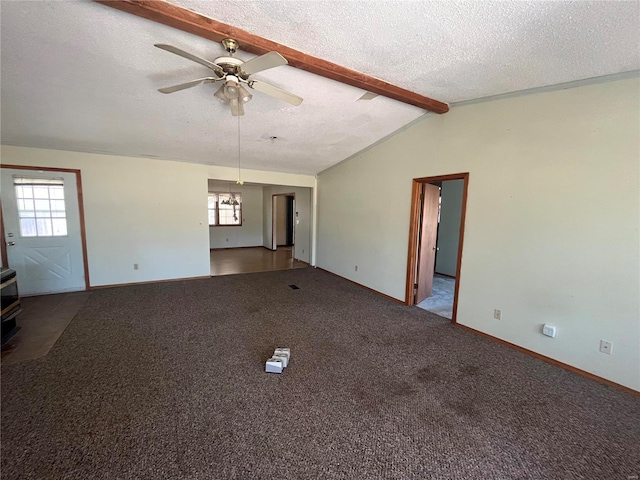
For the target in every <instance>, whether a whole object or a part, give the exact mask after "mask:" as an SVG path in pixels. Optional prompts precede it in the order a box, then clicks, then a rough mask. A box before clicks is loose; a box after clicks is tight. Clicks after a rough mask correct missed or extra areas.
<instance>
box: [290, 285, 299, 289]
mask: <svg viewBox="0 0 640 480" xmlns="http://www.w3.org/2000/svg"><path fill="white" fill-rule="evenodd" d="M289 286H290V287H291V290H300V287H299V286H297V285H289Z"/></svg>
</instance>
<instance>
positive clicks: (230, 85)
mask: <svg viewBox="0 0 640 480" xmlns="http://www.w3.org/2000/svg"><path fill="white" fill-rule="evenodd" d="M238 87H239V85H238V78H237V77H235V76H233V75H227V80H226V82H224V93H225V95H226V96H227V98H229V99H231V98H237V97H238V91H239V90H238Z"/></svg>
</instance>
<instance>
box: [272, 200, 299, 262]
mask: <svg viewBox="0 0 640 480" xmlns="http://www.w3.org/2000/svg"><path fill="white" fill-rule="evenodd" d="M295 204H296V195H295V193H278V194H275V195H272V197H271V208H272V215H271V222H272V225H271V250H274V251H275V250H277V249H278V247H291V248H290V250H291V255H292V256H293V251H294V248H293V247H294V245H295V231H296V228H295V226H296V208H295Z"/></svg>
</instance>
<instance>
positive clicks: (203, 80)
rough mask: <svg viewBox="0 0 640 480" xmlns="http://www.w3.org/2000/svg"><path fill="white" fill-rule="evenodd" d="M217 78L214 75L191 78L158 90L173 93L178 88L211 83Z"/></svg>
mask: <svg viewBox="0 0 640 480" xmlns="http://www.w3.org/2000/svg"><path fill="white" fill-rule="evenodd" d="M218 80H220V79H219V78H216V77H204V78H199V79H197V80H192V81H190V82H186V83H181V84H179V85H173V86H172V87H164V88H159V89H158V91H159V92H161V93H173V92H177V91H179V90H184V89H185V88H191V87H195V86H196V85H200V84H201V83H213V82H217V81H218Z"/></svg>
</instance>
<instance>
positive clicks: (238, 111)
mask: <svg viewBox="0 0 640 480" xmlns="http://www.w3.org/2000/svg"><path fill="white" fill-rule="evenodd" d="M229 105H231V115H233V116H234V117H241V116H242V115H244V107H243V106H242V102H241V101H240V100H238V98H237V97H236V98H230V99H229Z"/></svg>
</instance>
